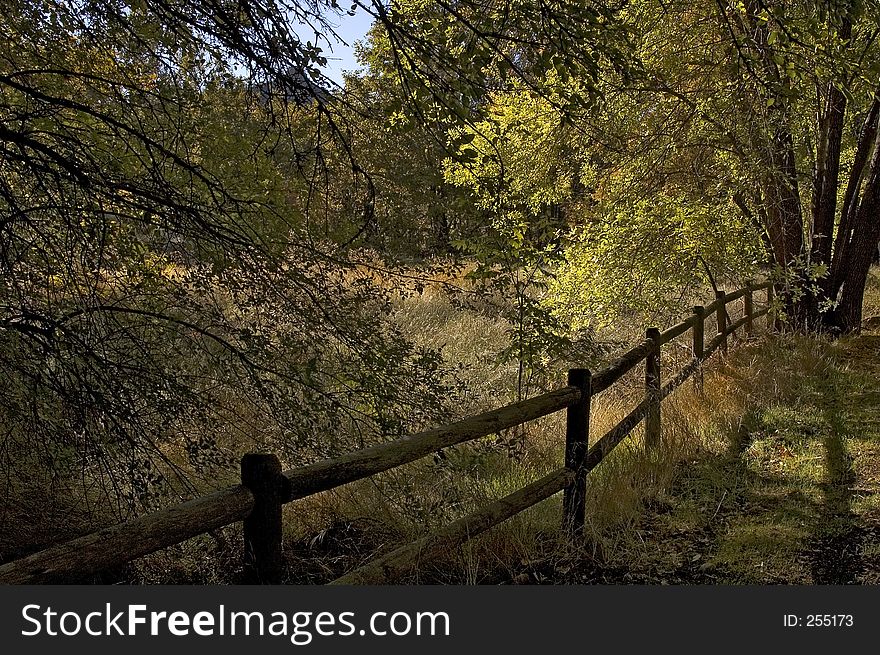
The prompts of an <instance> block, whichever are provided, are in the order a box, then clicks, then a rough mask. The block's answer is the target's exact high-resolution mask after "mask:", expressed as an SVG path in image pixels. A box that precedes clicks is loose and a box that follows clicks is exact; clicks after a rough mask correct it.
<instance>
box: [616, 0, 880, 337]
mask: <svg viewBox="0 0 880 655" xmlns="http://www.w3.org/2000/svg"><path fill="white" fill-rule="evenodd" d="M623 18H624V19H625V20H626V21H627V24H628V25H630V26H631V27H632V28H633V29H634V30H635V31H636V34H637V43H638V48H639V51H640V57H641V61H642V63H643V75H642V82H641V83H640V84H638V85H636V86H634V87H629V88H626V89H622V90H621V91H620V93H621V95H622V96H624V97H628V98H629V99H630V102H633V103H638V106H639V107H640V108H644V107H649V108H651V110H652V111H655V112H657V113H659V114H660V115H663V116H666V117H667V119H666V122H665V126H664V131H663V132H652V133H650V134H645V135H643V136H644V138H642V139H638V138H637V139H636V141H637V142H641V143H645V142H646V141H648V140H653V141H654V143H655V145H656V144H657V143H659V144H661V145H663V144H665V145H666V146H668V147H669V148H670V149H671V151H672V152H675V153H676V154H675V155H674V156H673V157H672V160H671V162H672V164H675V163H677V162H678V161H680V159H681V155H682V153H687V152H690V153H698V152H700V151H702V152H703V153H705V156H706V157H707V158H708V161H712V160H714V161H724V162H726V163H727V164H728V170H727V171H726V172H725V173H723V174H722V175H721V179H725V180H726V181H727V186H728V189H729V191H730V193H731V197H732V198H733V199H734V200H735V202H736V203H737V205H738V206H739V207H740V210H741V212H742V214H743V216H744V217H746V218H747V219H749V220H753V221H755V222H756V223H757V224H760V226H761V229H762V231H763V232H764V233H765V236H766V241H767V243H768V246H769V249H770V251H771V256H772V258H773V261H774V262H775V263H776V265H777V267H778V269H779V271H780V274H781V276H782V277H781V278H780V279H781V280H783V281H782V285H783V289H782V290H783V293H784V296H785V297H786V300H787V306H788V313H789V315H790V317H791V319H792V320H793V321H794V322H795V323H796V324H798V325H800V326H801V327H807V328H808V329H831V330H835V331H843V332H848V331H854V330H858V329H859V326H860V322H861V303H862V295H863V292H864V286H865V280H866V278H867V272H868V268H869V266H870V263H871V256H872V253H873V252H874V250H875V249H876V246H877V241H878V237H880V225H878V222H877V221H876V213H877V209H878V206H877V203H878V198H880V195H878V194H880V186H878V185H880V179H878V175H880V168H878V167H880V158H878V148H877V140H876V137H877V121H878V90H880V87H878V82H877V80H878V77H880V67H878V63H877V62H878V61H880V59H878V52H877V48H878V45H877V35H878V24H877V13H876V11H873V10H871V8H870V7H869V6H868V4H866V3H861V2H840V3H825V2H822V3H813V2H805V3H804V2H782V1H766V0H755V1H751V2H745V3H727V2H716V3H714V5H712V6H702V5H700V6H697V5H695V4H694V3H692V2H688V1H682V2H671V3H668V2H664V3H653V2H646V3H634V4H632V5H631V6H630V7H629V8H628V9H627V11H626V12H625V16H623ZM641 110H642V109H640V111H641ZM658 150H659V149H658ZM656 164H657V168H656V173H655V175H653V176H652V179H657V178H658V177H660V178H665V180H666V182H668V181H670V180H675V178H676V173H675V167H674V165H670V162H666V161H663V160H658V161H657V162H656ZM707 170H710V169H707V168H706V167H701V168H698V169H695V172H696V175H695V179H696V180H700V179H704V178H701V177H700V176H701V175H702V174H703V173H705V172H706V171H707ZM697 184H698V185H699V184H700V183H699V182H697Z"/></svg>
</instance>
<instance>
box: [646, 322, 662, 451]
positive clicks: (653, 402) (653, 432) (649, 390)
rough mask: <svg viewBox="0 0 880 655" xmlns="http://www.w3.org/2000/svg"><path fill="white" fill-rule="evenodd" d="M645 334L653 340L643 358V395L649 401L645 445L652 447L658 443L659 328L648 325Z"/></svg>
mask: <svg viewBox="0 0 880 655" xmlns="http://www.w3.org/2000/svg"><path fill="white" fill-rule="evenodd" d="M645 336H646V337H647V338H648V339H650V340H651V341H653V342H654V344H653V347H652V348H651V352H650V353H649V354H648V356H647V357H646V358H645V396H646V397H647V398H648V399H649V402H650V408H649V409H648V415H647V416H646V417H645V445H646V446H647V447H648V448H654V447H655V446H657V445H658V444H659V443H660V330H659V329H658V328H655V327H650V328H648V329H647V330H646V331H645Z"/></svg>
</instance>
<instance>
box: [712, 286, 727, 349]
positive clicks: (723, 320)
mask: <svg viewBox="0 0 880 655" xmlns="http://www.w3.org/2000/svg"><path fill="white" fill-rule="evenodd" d="M726 295H727V294H725V293H724V291H721V290H720V289H719V290H718V291H716V292H715V300H716V301H718V308H717V309H716V310H715V323H716V325H717V331H718V337H720V339H721V352H723V353H724V354H725V355H726V354H727V334H726V332H727V305H726V303H725V302H724V296H726Z"/></svg>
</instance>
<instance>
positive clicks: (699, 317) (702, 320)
mask: <svg viewBox="0 0 880 655" xmlns="http://www.w3.org/2000/svg"><path fill="white" fill-rule="evenodd" d="M693 314H694V324H693V327H691V330H692V331H693V337H694V359H696V360H697V361H701V360H702V359H703V349H704V348H705V344H706V337H705V328H706V312H705V311H704V309H703V306H702V305H694V309H693ZM694 385H695V386H696V387H697V388H698V389H699V390H700V391H702V390H703V365H702V364H700V370H699V371H698V375H696V376H694Z"/></svg>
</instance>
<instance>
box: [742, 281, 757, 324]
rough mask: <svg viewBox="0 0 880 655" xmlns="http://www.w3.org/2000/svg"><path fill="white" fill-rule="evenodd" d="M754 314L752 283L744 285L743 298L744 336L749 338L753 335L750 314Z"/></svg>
mask: <svg viewBox="0 0 880 655" xmlns="http://www.w3.org/2000/svg"><path fill="white" fill-rule="evenodd" d="M754 313H755V300H754V298H753V297H752V282H751V281H749V283H748V284H747V285H746V295H744V296H743V314H745V316H746V336H747V337H750V336H752V334H753V333H754V325H752V314H754Z"/></svg>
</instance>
